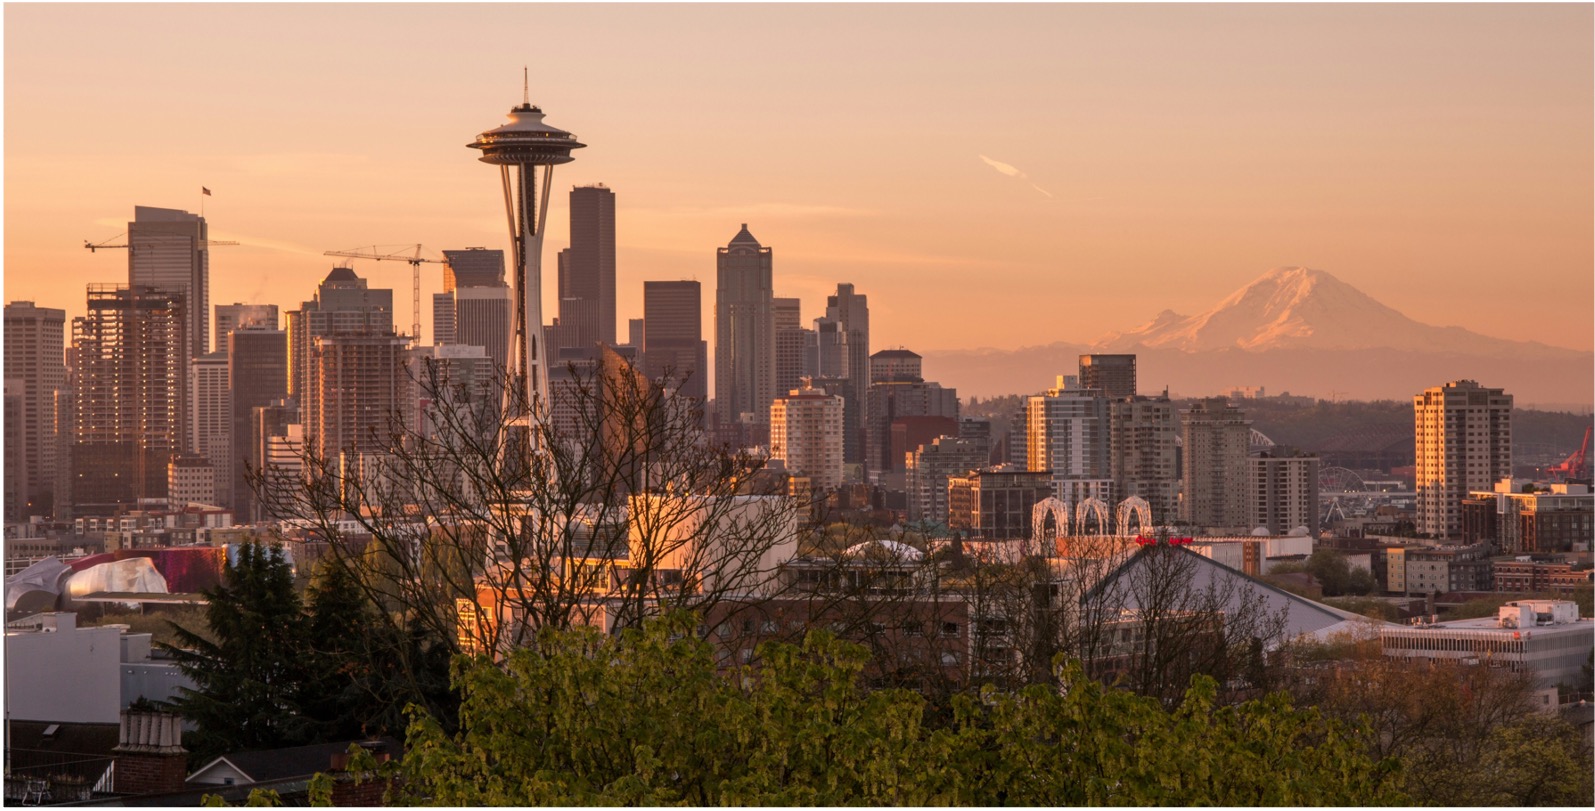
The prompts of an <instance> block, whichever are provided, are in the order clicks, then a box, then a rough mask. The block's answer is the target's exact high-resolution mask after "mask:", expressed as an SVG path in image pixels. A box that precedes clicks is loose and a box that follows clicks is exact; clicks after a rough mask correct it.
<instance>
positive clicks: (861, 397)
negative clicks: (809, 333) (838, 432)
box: [816, 284, 870, 462]
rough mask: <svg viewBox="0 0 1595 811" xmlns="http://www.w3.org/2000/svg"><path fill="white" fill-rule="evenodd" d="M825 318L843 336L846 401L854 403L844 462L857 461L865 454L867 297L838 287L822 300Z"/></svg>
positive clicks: (844, 285) (866, 417)
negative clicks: (849, 392)
mask: <svg viewBox="0 0 1595 811" xmlns="http://www.w3.org/2000/svg"><path fill="white" fill-rule="evenodd" d="M825 317H826V318H828V319H830V320H831V321H833V322H835V323H836V324H837V326H838V328H839V329H840V330H841V331H842V332H843V333H845V334H846V342H847V379H848V380H849V381H850V382H851V383H852V388H853V396H852V397H851V398H849V401H850V402H852V403H855V404H856V407H855V408H853V409H852V410H851V411H850V412H849V413H848V415H847V461H849V462H858V461H861V460H862V458H863V455H864V454H863V449H864V439H863V433H864V426H865V425H867V424H868V421H869V413H868V411H869V387H870V351H869V296H864V295H859V294H857V293H855V292H853V285H851V284H838V285H837V286H836V294H835V295H833V296H827V297H826V299H825ZM816 329H818V327H817V326H816Z"/></svg>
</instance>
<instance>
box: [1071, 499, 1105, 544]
mask: <svg viewBox="0 0 1595 811" xmlns="http://www.w3.org/2000/svg"><path fill="white" fill-rule="evenodd" d="M1092 516H1096V519H1097V531H1096V533H1095V534H1097V535H1106V534H1108V529H1109V525H1108V505H1106V504H1103V503H1102V500H1101V499H1099V498H1097V497H1095V496H1092V497H1091V498H1088V499H1086V500H1085V501H1082V502H1080V504H1079V505H1078V506H1076V507H1075V508H1074V534H1075V535H1084V534H1086V519H1087V518H1090V517H1092Z"/></svg>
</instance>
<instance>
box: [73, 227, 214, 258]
mask: <svg viewBox="0 0 1595 811" xmlns="http://www.w3.org/2000/svg"><path fill="white" fill-rule="evenodd" d="M126 236H127V232H126V231H123V232H122V233H120V234H117V235H116V236H114V237H111V238H110V239H107V240H105V241H104V242H90V241H88V240H86V239H85V240H83V247H85V248H88V249H89V253H94V252H95V251H100V250H110V249H112V248H127V247H128V244H127V243H126V242H123V243H120V244H116V245H112V244H111V243H113V242H116V241H117V240H119V239H122V238H123V237H126ZM237 244H238V243H236V242H234V241H232V240H230V239H207V240H203V241H201V242H200V244H199V247H200V248H201V249H204V248H213V247H216V246H218V245H237Z"/></svg>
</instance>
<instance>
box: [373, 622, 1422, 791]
mask: <svg viewBox="0 0 1595 811" xmlns="http://www.w3.org/2000/svg"><path fill="white" fill-rule="evenodd" d="M694 622H695V620H693V619H692V618H690V617H685V616H682V615H677V616H673V617H671V618H669V619H667V620H664V621H659V622H651V623H648V624H646V625H645V626H644V627H643V628H642V629H640V630H635V629H634V630H628V631H626V632H624V633H622V634H621V635H619V636H614V637H606V636H602V635H600V634H598V633H596V632H594V631H591V630H588V629H572V630H564V631H560V630H555V629H544V630H542V631H540V632H539V633H538V634H537V637H536V639H535V640H534V642H533V645H532V646H531V647H529V648H526V649H522V650H517V651H515V652H513V653H511V654H509V655H508V656H507V657H506V658H505V659H504V660H503V661H502V662H500V663H494V662H491V661H488V660H486V659H477V660H474V661H468V660H462V661H461V662H460V665H459V667H458V670H457V672H456V678H457V683H458V684H459V686H460V689H461V690H462V692H463V694H464V703H463V705H462V707H461V713H460V721H461V723H460V730H459V731H458V732H457V733H452V734H451V733H449V732H447V731H446V730H445V729H444V728H443V727H442V726H441V725H439V724H438V723H437V722H436V721H434V720H433V719H431V718H429V717H427V716H426V715H424V714H420V713H418V714H417V715H416V717H415V720H414V722H413V724H412V725H411V728H410V733H409V750H408V752H407V754H406V756H405V760H404V764H403V767H404V771H405V772H406V773H407V776H408V782H407V783H406V785H407V786H408V787H409V790H410V791H411V792H413V793H412V794H411V796H409V797H408V799H410V800H412V801H419V802H425V803H430V804H441V805H460V806H465V805H607V804H632V805H668V804H688V805H721V804H732V805H874V806H878V805H1066V804H1070V805H1079V804H1095V805H1108V804H1160V805H1191V804H1223V805H1260V804H1275V805H1306V804H1333V805H1368V804H1379V803H1392V802H1401V801H1402V799H1403V798H1402V797H1401V796H1400V795H1399V794H1397V793H1396V792H1395V790H1394V788H1393V785H1394V780H1393V777H1394V776H1395V775H1396V774H1397V773H1398V769H1397V766H1396V764H1395V763H1394V762H1392V761H1380V762H1375V761H1374V760H1373V759H1371V758H1370V757H1369V756H1368V754H1367V752H1366V751H1365V750H1364V748H1363V747H1362V746H1361V743H1360V737H1359V735H1358V734H1356V733H1355V731H1353V730H1350V729H1349V728H1346V727H1343V726H1342V725H1340V724H1338V723H1337V722H1334V721H1331V720H1327V719H1325V718H1324V717H1323V716H1321V715H1319V714H1318V713H1317V712H1316V711H1314V710H1301V709H1297V708H1294V707H1293V706H1291V704H1290V701H1289V700H1288V699H1286V698H1285V697H1283V696H1280V695H1276V696H1273V697H1270V698H1268V699H1266V700H1262V701H1250V702H1245V703H1243V704H1239V705H1235V706H1231V707H1219V706H1217V703H1216V701H1215V696H1216V692H1217V690H1216V684H1215V683H1214V682H1213V681H1212V680H1211V679H1208V678H1206V677H1198V678H1197V679H1195V680H1194V682H1193V686H1192V688H1191V690H1190V692H1189V693H1188V695H1187V697H1186V699H1185V700H1184V701H1182V702H1180V706H1179V709H1178V710H1176V711H1173V712H1170V711H1168V710H1165V709H1164V708H1163V705H1162V703H1161V702H1160V701H1158V700H1157V699H1156V698H1153V697H1147V696H1139V695H1136V694H1134V693H1131V692H1128V691H1122V690H1115V689H1112V688H1107V687H1104V686H1102V685H1100V684H1099V683H1097V682H1095V681H1093V680H1091V679H1089V678H1087V676H1086V675H1085V672H1084V670H1083V669H1081V668H1080V667H1079V666H1077V665H1069V666H1066V667H1062V668H1061V669H1060V670H1059V671H1058V675H1059V678H1058V679H1057V680H1056V681H1054V683H1052V684H1045V685H1034V686H1031V687H1027V688H1025V689H1023V690H1021V691H1018V692H1005V691H1001V690H998V689H996V688H994V687H991V686H988V687H986V688H984V689H983V690H982V692H981V693H979V694H978V695H975V696H971V695H960V696H958V697H956V698H955V699H954V701H953V704H954V712H953V715H952V717H951V718H950V719H949V721H948V722H947V723H945V724H930V723H927V719H928V718H930V717H932V716H931V714H930V713H928V712H927V705H926V702H925V700H924V699H923V698H922V697H921V696H919V695H918V694H916V693H912V692H909V691H905V690H896V689H881V690H868V689H865V688H864V687H863V686H862V682H861V678H860V674H861V672H862V670H863V667H864V663H865V661H866V659H867V650H866V649H865V648H863V647H861V646H857V645H852V644H849V643H845V642H841V641H839V640H837V639H835V638H834V637H832V636H831V635H830V634H828V633H826V632H814V633H811V634H810V635H809V636H808V637H807V638H806V639H805V641H804V642H803V644H802V645H801V646H799V645H787V644H771V643H767V644H766V645H764V646H762V648H761V650H760V652H759V662H760V665H759V666H758V667H739V668H735V669H731V670H725V669H721V668H718V667H717V665H716V662H715V659H714V655H713V648H712V646H711V645H709V644H708V643H706V642H705V641H703V640H700V639H698V638H697V637H696V636H695V635H693V634H692V633H691V631H692V629H693V628H694ZM1060 687H1061V689H1060Z"/></svg>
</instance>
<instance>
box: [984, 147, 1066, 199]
mask: <svg viewBox="0 0 1595 811" xmlns="http://www.w3.org/2000/svg"><path fill="white" fill-rule="evenodd" d="M980 159H981V160H982V161H985V162H986V165H987V166H990V167H991V168H993V169H996V170H997V171H998V172H1001V173H1002V174H1005V175H1007V176H1009V177H1017V178H1019V179H1020V180H1023V181H1025V182H1026V183H1029V184H1030V188H1032V189H1035V190H1036V191H1038V192H1041V193H1042V194H1044V195H1046V196H1047V198H1048V199H1051V198H1052V192H1050V191H1047V190H1046V189H1043V188H1041V187H1040V186H1037V185H1036V184H1035V182H1034V181H1032V180H1031V179H1030V178H1029V177H1027V176H1026V175H1025V173H1024V172H1021V171H1019V170H1018V169H1017V168H1015V167H1014V166H1013V165H1012V164H1007V163H1003V162H1002V161H999V160H992V159H991V158H988V157H986V156H985V155H981V156H980Z"/></svg>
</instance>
